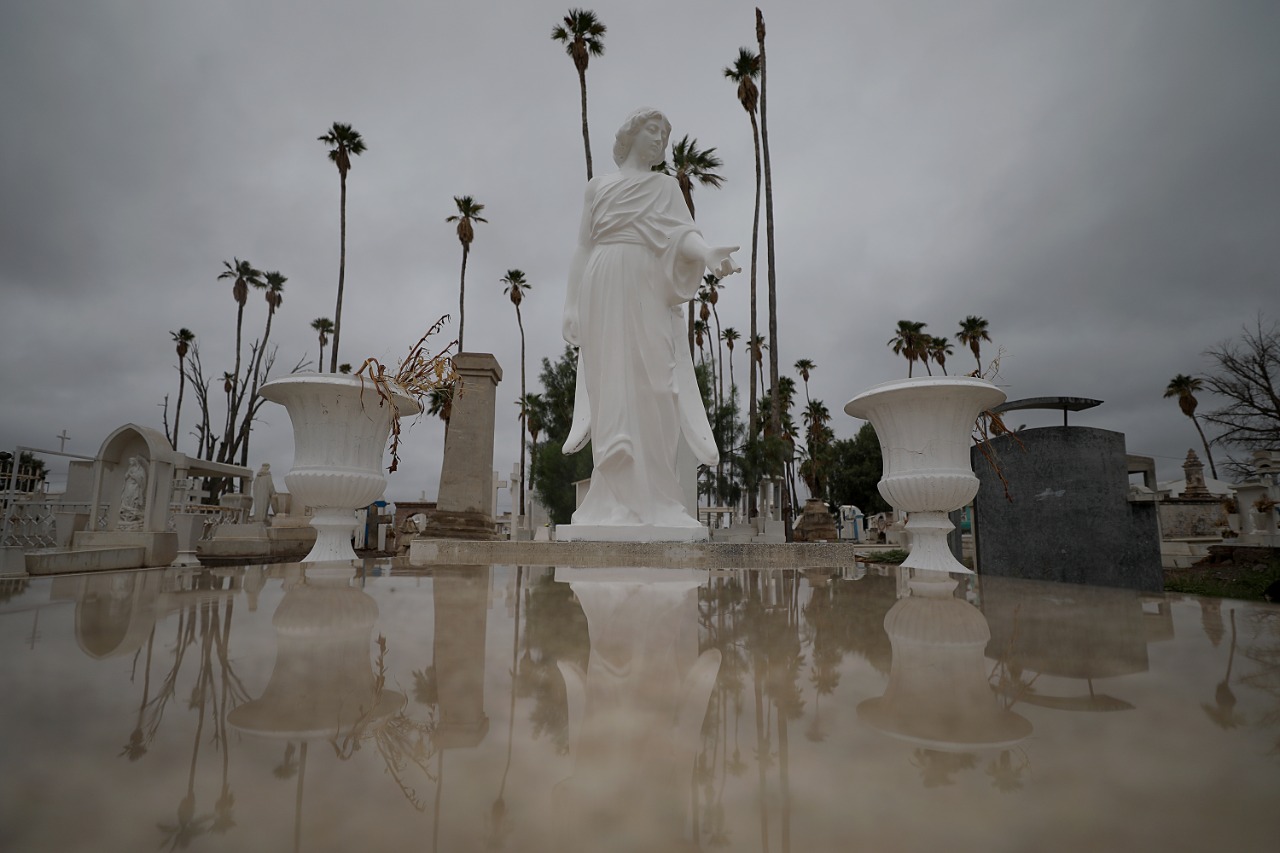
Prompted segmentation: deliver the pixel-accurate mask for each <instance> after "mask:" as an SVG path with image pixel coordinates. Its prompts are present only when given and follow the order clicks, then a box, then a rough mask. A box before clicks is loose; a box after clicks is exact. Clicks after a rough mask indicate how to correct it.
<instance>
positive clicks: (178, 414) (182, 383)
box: [173, 358, 187, 450]
mask: <svg viewBox="0 0 1280 853" xmlns="http://www.w3.org/2000/svg"><path fill="white" fill-rule="evenodd" d="M184 361H185V359H181V358H180V359H178V406H177V408H176V409H174V411H173V449H174V450H177V449H178V424H179V423H180V422H181V420H182V392H183V391H185V390H186V386H187V369H186V366H185V364H184Z"/></svg>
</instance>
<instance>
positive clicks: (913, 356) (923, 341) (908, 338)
mask: <svg viewBox="0 0 1280 853" xmlns="http://www.w3.org/2000/svg"><path fill="white" fill-rule="evenodd" d="M925 325H926V324H925V323H920V322H916V321H914V320H899V321H898V331H897V333H896V334H895V335H894V336H893V337H892V338H890V339H889V342H888V346H891V347H893V352H894V354H895V355H902V356H906V358H907V378H910V377H911V373H912V368H914V367H915V364H916V361H917V360H919V359H921V358H923V357H924V356H925V353H927V351H928V350H927V347H928V337H929V336H928V335H927V334H926V333H925V331H924V327H925ZM925 367H926V368H927V367H928V364H927V363H926V365H925Z"/></svg>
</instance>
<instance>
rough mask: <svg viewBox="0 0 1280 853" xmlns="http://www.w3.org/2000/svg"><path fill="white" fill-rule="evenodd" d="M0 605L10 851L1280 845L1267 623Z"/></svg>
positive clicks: (348, 595) (670, 608)
mask: <svg viewBox="0 0 1280 853" xmlns="http://www.w3.org/2000/svg"><path fill="white" fill-rule="evenodd" d="M353 574H355V575H357V576H355V577H352V575H353ZM4 584H5V586H4V587H3V593H2V594H0V648H2V650H3V651H2V652H0V684H3V685H4V698H3V699H2V700H0V721H2V722H3V733H4V746H3V752H2V758H0V850H4V851H10V853H16V852H17V851H145V850H195V851H206V850H207V851H216V850H234V851H258V850H261V851H287V850H307V851H356V850H370V851H382V850H425V851H436V850H438V851H470V850H510V851H561V850H583V851H615V850H616V851H624V850H625V851H633V850H634V851H640V850H644V851H673V850H675V851H679V850H712V849H715V850H738V851H848V850H865V851H877V852H878V851H916V850H928V851H934V850H948V851H955V850H963V851H969V850H972V851H984V853H989V852H990V851H1057V850H1063V851H1066V850H1124V851H1146V850H1159V851H1180V850H1186V851H1202V850H1209V849H1213V850H1231V851H1252V850H1258V851H1262V850H1266V851H1270V850H1273V849H1275V845H1276V841H1275V838H1276V832H1277V829H1280V818H1277V816H1276V812H1275V808H1274V803H1275V795H1276V792H1277V790H1280V608H1276V607H1272V606H1270V605H1264V604H1253V603H1245V602H1236V601H1217V600H1200V599H1195V598H1190V597H1183V596H1169V597H1165V596H1151V595H1144V594H1140V593H1136V592H1132V591H1125V590H1109V589H1097V588H1087V587H1078V586H1061V585H1053V584H1033V583H1023V582H1017V581H1009V580H1001V579H987V580H981V581H979V580H977V579H971V580H967V581H962V582H960V583H959V584H958V585H956V586H954V588H953V587H952V585H951V584H934V585H928V584H925V583H916V584H913V585H909V584H908V583H907V581H906V579H905V578H902V577H900V576H899V573H898V572H890V573H888V574H884V575H880V574H876V573H874V572H873V573H869V574H863V572H862V570H861V569H859V570H857V571H856V572H855V571H854V570H853V569H847V570H843V571H830V570H822V571H816V570H815V571H785V570H761V571H747V570H721V571H710V572H707V571H700V572H695V571H682V570H664V569H567V568H560V569H555V568H545V567H534V568H531V567H514V566H470V567H462V566H459V567H436V568H434V569H424V570H418V569H410V568H407V567H402V566H400V565H398V564H396V565H394V566H393V565H392V564H391V563H389V562H383V563H369V564H366V565H365V567H364V569H362V570H361V571H360V572H358V573H356V572H355V571H354V570H346V571H343V570H338V569H336V568H335V569H328V570H325V569H323V568H311V567H308V569H307V570H306V571H304V570H303V569H302V567H300V566H297V565H288V566H268V567H249V568H228V569H218V570H201V569H196V570H174V569H167V570H163V571H145V572H128V573H118V574H101V575H93V576H82V577H64V578H56V579H52V580H49V579H33V580H29V581H5V582H4Z"/></svg>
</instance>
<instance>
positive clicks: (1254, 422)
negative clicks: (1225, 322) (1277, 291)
mask: <svg viewBox="0 0 1280 853" xmlns="http://www.w3.org/2000/svg"><path fill="white" fill-rule="evenodd" d="M1205 355H1207V356H1208V357H1209V358H1210V359H1212V361H1213V363H1214V369H1213V370H1212V371H1211V372H1210V373H1209V374H1207V375H1206V376H1205V377H1204V387H1205V388H1206V389H1207V390H1209V391H1210V392H1212V393H1214V394H1216V395H1218V396H1219V397H1221V398H1223V399H1224V400H1226V401H1227V403H1226V405H1225V406H1223V407H1222V408H1219V409H1215V410H1213V411H1211V412H1206V413H1205V414H1204V415H1203V416H1202V417H1203V419H1204V420H1206V421H1208V422H1209V423H1211V424H1214V425H1216V426H1217V427H1218V428H1219V430H1221V432H1220V433H1219V434H1218V437H1217V438H1215V439H1214V440H1213V443H1214V444H1221V445H1226V446H1228V447H1235V448H1239V449H1241V450H1280V327H1277V326H1276V324H1275V323H1272V324H1271V325H1264V321H1263V318H1262V315H1261V314H1259V315H1258V317H1257V319H1256V320H1255V321H1254V324H1253V326H1244V327H1242V329H1241V334H1240V337H1239V338H1236V339H1231V340H1226V341H1223V342H1221V343H1219V344H1217V345H1215V346H1213V347H1211V348H1210V349H1209V350H1208V351H1206V352H1205Z"/></svg>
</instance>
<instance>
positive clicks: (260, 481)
mask: <svg viewBox="0 0 1280 853" xmlns="http://www.w3.org/2000/svg"><path fill="white" fill-rule="evenodd" d="M275 494H276V484H275V481H274V480H272V479H271V463H269V462H263V463H262V467H261V468H259V469H258V473H257V474H255V475H254V477H253V520H254V521H266V520H267V512H268V511H269V510H270V509H271V499H272V498H273V497H275Z"/></svg>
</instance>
